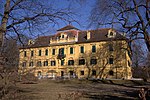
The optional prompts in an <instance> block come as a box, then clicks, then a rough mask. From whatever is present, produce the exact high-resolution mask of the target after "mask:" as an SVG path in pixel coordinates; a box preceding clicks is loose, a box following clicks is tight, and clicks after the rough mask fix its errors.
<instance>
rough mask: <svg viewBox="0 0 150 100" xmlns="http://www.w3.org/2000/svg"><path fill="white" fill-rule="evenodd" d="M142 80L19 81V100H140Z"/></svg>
mask: <svg viewBox="0 0 150 100" xmlns="http://www.w3.org/2000/svg"><path fill="white" fill-rule="evenodd" d="M123 83H124V84H123ZM140 83H141V82H132V81H125V82H122V81H118V82H117V81H96V82H95V81H87V80H82V81H81V80H39V81H38V82H37V83H36V84H22V83H18V84H17V87H18V88H19V89H20V94H19V95H18V96H19V100H138V99H139V98H138V91H139V89H140V88H139V87H138V86H140V85H142V84H143V83H142V84H140Z"/></svg>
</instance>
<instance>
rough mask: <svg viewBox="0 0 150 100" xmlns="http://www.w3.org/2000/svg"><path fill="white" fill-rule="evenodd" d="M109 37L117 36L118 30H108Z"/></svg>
mask: <svg viewBox="0 0 150 100" xmlns="http://www.w3.org/2000/svg"><path fill="white" fill-rule="evenodd" d="M107 36H108V38H114V37H115V36H116V31H115V30H113V29H110V30H108V34H107Z"/></svg>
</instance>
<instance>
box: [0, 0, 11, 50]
mask: <svg viewBox="0 0 150 100" xmlns="http://www.w3.org/2000/svg"><path fill="white" fill-rule="evenodd" d="M9 9H10V0H7V1H6V4H5V8H4V14H3V18H2V21H1V25H0V48H1V49H2V47H3V40H4V38H3V37H4V34H5V33H6V26H7V22H8V18H9V13H10V12H9Z"/></svg>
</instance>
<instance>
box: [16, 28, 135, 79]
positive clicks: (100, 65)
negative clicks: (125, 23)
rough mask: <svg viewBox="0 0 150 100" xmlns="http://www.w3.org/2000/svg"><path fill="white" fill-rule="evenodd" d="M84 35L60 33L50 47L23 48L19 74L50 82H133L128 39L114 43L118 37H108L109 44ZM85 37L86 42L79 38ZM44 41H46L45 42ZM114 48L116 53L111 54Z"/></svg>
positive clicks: (86, 34) (21, 49)
mask: <svg viewBox="0 0 150 100" xmlns="http://www.w3.org/2000/svg"><path fill="white" fill-rule="evenodd" d="M110 30H112V29H107V30H106V34H108V35H109V31H110ZM99 31H103V30H99ZM69 32H73V34H75V35H70V34H72V33H69ZM82 32H83V31H79V30H77V29H68V30H61V31H58V32H57V33H56V34H55V35H54V36H51V37H50V38H49V44H47V45H39V46H38V45H36V46H34V45H35V44H36V40H35V41H33V42H31V41H30V42H31V43H29V44H28V45H27V46H26V47H22V48H20V61H19V65H20V66H19V72H20V73H22V74H26V73H28V72H31V73H34V75H35V76H37V77H48V78H56V77H69V78H70V77H77V78H111V79H112V78H117V79H118V78H119V79H122V78H123V79H130V78H131V77H132V73H131V66H130V65H131V59H130V56H129V49H128V48H129V47H128V43H127V41H126V40H125V39H110V38H114V37H115V36H116V33H114V34H113V35H114V37H109V36H107V38H109V40H98V39H97V40H94V37H93V36H94V35H92V34H100V33H94V31H84V32H83V33H82ZM83 34H84V35H85V36H86V39H85V41H83V39H82V38H81V39H80V37H79V36H82V35H83ZM117 34H118V33H117ZM58 37H59V38H58ZM43 38H44V37H43ZM90 39H91V41H90ZM92 39H93V40H92ZM95 39H96V38H95ZM88 40H89V41H88ZM43 41H44V39H43V40H42V41H41V42H43ZM110 44H112V45H113V47H112V48H113V50H109V45H110ZM120 47H121V48H120ZM81 49H82V50H81ZM40 51H41V55H40V54H39V53H40ZM54 51H55V54H53V53H54ZM62 52H63V53H62ZM25 53H26V54H25ZM60 53H62V54H60ZM59 57H61V59H60V58H59ZM40 62H41V63H40ZM63 62H64V63H63Z"/></svg>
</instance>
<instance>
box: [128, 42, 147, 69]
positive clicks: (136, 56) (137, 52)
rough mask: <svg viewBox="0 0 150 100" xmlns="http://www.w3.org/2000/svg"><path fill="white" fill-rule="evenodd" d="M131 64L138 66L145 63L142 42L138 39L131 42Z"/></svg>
mask: <svg viewBox="0 0 150 100" xmlns="http://www.w3.org/2000/svg"><path fill="white" fill-rule="evenodd" d="M131 48H132V66H133V67H140V66H143V65H144V63H145V61H146V60H145V59H146V57H145V56H146V55H145V52H144V50H143V47H142V43H139V41H135V42H133V43H132V46H131Z"/></svg>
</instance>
